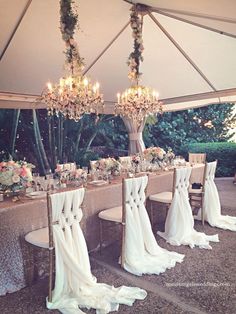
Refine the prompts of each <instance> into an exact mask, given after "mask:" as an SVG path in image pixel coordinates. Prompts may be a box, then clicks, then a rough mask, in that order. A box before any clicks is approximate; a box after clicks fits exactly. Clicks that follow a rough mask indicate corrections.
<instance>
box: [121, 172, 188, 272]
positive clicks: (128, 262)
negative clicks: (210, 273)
mask: <svg viewBox="0 0 236 314" xmlns="http://www.w3.org/2000/svg"><path fill="white" fill-rule="evenodd" d="M147 182H148V177H147V176H142V177H138V178H134V179H129V180H125V182H124V184H125V214H126V215H125V220H126V225H125V252H124V254H125V259H124V268H125V269H126V270H127V271H128V272H131V273H132V274H135V275H140V276H141V275H142V274H160V273H163V272H164V271H165V270H166V269H169V268H172V267H174V266H175V264H176V262H179V263H181V262H182V261H183V258H184V255H182V254H178V253H176V252H169V251H167V250H165V249H163V248H161V247H159V246H158V244H157V242H156V239H155V237H154V235H153V232H152V228H151V224H150V220H149V217H148V214H147V211H146V208H145V188H146V186H147Z"/></svg>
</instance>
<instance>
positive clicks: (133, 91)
mask: <svg viewBox="0 0 236 314" xmlns="http://www.w3.org/2000/svg"><path fill="white" fill-rule="evenodd" d="M139 10H140V11H142V6H141V5H134V6H133V7H132V8H131V14H130V25H131V28H132V36H133V38H134V51H133V52H131V54H130V55H129V59H128V65H129V68H130V71H129V74H128V78H129V79H130V81H131V87H130V88H128V89H126V90H125V91H124V92H123V93H122V94H120V93H118V94H117V104H116V106H115V111H116V113H117V114H119V115H121V116H124V117H128V118H130V119H131V120H133V121H134V122H137V124H141V122H142V121H143V120H144V118H145V117H147V116H148V115H150V114H156V113H158V112H161V111H162V104H161V102H160V101H159V100H158V97H159V95H158V93H157V92H156V91H155V90H153V89H152V88H150V87H145V86H141V85H139V80H140V77H141V73H140V72H139V65H140V62H142V61H143V56H142V52H143V50H144V47H143V40H142V24H143V15H142V17H140V16H139V12H140V11H139Z"/></svg>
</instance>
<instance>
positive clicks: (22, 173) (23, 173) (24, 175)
mask: <svg viewBox="0 0 236 314" xmlns="http://www.w3.org/2000/svg"><path fill="white" fill-rule="evenodd" d="M21 176H22V177H27V169H26V167H25V166H23V167H22V168H21Z"/></svg>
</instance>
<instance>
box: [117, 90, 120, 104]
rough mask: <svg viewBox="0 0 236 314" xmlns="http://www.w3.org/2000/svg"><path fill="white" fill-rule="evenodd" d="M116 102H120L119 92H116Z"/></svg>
mask: <svg viewBox="0 0 236 314" xmlns="http://www.w3.org/2000/svg"><path fill="white" fill-rule="evenodd" d="M117 100H118V104H119V103H120V93H117Z"/></svg>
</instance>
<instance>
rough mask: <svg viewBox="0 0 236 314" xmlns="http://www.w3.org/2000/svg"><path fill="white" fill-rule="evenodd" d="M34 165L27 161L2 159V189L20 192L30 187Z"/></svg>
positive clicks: (0, 169) (0, 176)
mask: <svg viewBox="0 0 236 314" xmlns="http://www.w3.org/2000/svg"><path fill="white" fill-rule="evenodd" d="M32 168H34V165H32V164H30V163H27V162H26V161H14V160H9V161H2V162H1V163H0V191H3V192H6V193H7V192H9V193H10V192H13V193H16V192H20V191H21V190H23V189H25V188H27V187H29V186H30V185H31V181H32Z"/></svg>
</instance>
